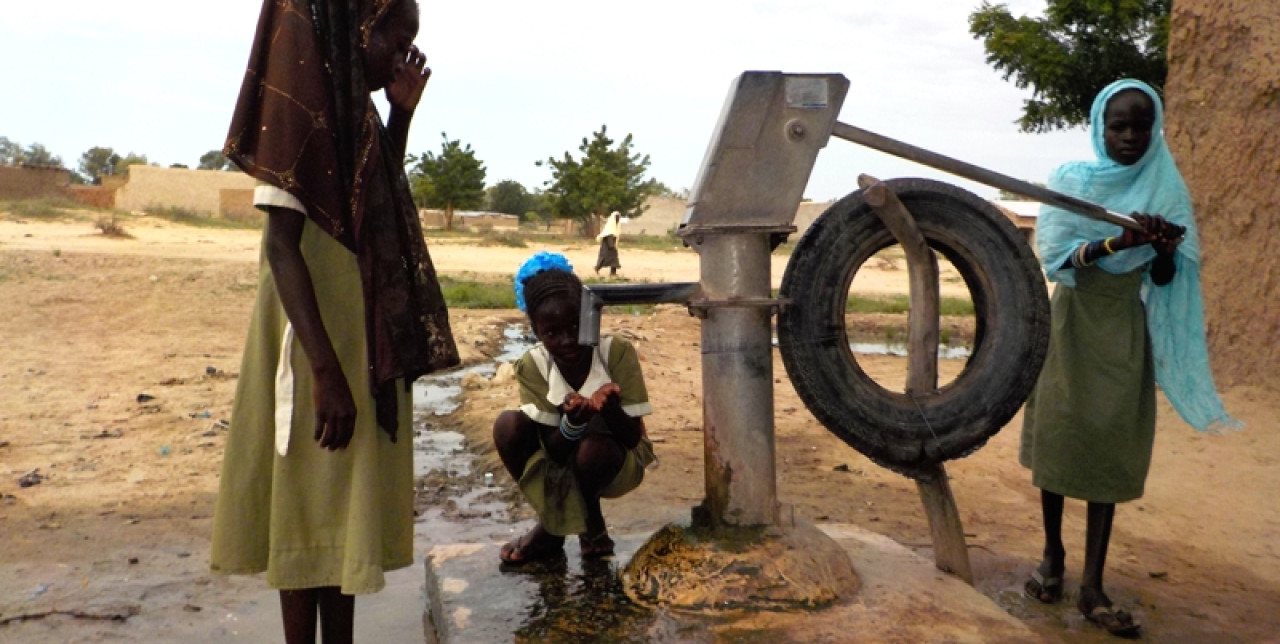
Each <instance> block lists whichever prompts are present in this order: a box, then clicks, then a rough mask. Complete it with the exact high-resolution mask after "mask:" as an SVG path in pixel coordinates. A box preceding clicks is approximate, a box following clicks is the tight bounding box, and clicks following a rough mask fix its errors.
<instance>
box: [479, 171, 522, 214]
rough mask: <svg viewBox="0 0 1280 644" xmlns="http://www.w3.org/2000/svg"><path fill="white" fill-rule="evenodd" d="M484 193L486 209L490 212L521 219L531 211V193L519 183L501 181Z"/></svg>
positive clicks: (508, 180)
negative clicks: (516, 216) (517, 216)
mask: <svg viewBox="0 0 1280 644" xmlns="http://www.w3.org/2000/svg"><path fill="white" fill-rule="evenodd" d="M484 193H485V194H484V200H485V208H486V209H488V210H491V211H493V212H501V213H506V214H508V215H519V216H521V217H524V214H525V213H526V212H528V211H529V203H530V199H529V191H528V190H525V187H524V186H523V185H521V184H520V182H518V181H512V180H510V179H507V180H505V181H499V182H498V183H495V184H493V185H492V186H489V187H488V188H486V189H485V191H484Z"/></svg>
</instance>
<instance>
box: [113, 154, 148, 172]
mask: <svg viewBox="0 0 1280 644" xmlns="http://www.w3.org/2000/svg"><path fill="white" fill-rule="evenodd" d="M131 165H147V155H145V154H134V153H132V152H130V153H129V154H126V155H124V157H122V158H119V159H117V160H116V163H115V167H114V168H113V169H112V174H125V173H126V172H128V171H129V166H131Z"/></svg>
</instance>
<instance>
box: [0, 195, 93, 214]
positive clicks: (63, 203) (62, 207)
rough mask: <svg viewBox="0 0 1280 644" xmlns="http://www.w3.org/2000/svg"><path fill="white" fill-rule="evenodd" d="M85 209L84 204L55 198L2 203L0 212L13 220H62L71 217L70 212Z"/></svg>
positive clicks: (0, 203) (0, 202)
mask: <svg viewBox="0 0 1280 644" xmlns="http://www.w3.org/2000/svg"><path fill="white" fill-rule="evenodd" d="M84 207H85V206H84V204H81V203H79V202H76V201H71V200H70V199H56V198H53V197H41V198H39V199H19V200H16V201H0V212H3V213H8V214H9V216H10V217H9V218H11V219H61V218H63V217H67V216H69V214H70V213H69V212H68V211H70V210H83V209H84Z"/></svg>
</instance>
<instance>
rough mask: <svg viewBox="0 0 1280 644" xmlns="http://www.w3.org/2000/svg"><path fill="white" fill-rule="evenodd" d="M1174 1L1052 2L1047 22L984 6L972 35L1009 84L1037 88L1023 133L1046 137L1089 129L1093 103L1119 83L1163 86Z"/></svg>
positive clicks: (972, 22)
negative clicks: (1105, 89)
mask: <svg viewBox="0 0 1280 644" xmlns="http://www.w3.org/2000/svg"><path fill="white" fill-rule="evenodd" d="M1172 2H1173V0H1048V6H1047V7H1046V11H1045V16H1044V17H1043V18H1030V17H1026V16H1023V17H1021V18H1015V17H1013V15H1012V14H1011V13H1009V9H1008V7H1007V6H1005V5H1003V4H994V5H993V4H991V3H990V2H986V1H984V2H983V3H982V5H981V6H980V7H978V9H977V10H976V11H974V12H973V13H972V14H970V15H969V33H971V34H973V37H974V38H975V39H979V40H981V41H983V46H984V48H985V49H986V52H987V63H989V64H990V65H991V66H992V67H994V68H995V69H996V70H998V71H1000V72H1003V74H1004V79H1005V80H1009V79H1010V78H1012V79H1013V82H1014V84H1015V85H1017V86H1018V87H1019V88H1023V89H1025V88H1028V87H1030V88H1031V89H1032V96H1031V98H1030V99H1028V100H1026V101H1025V102H1024V104H1023V108H1022V117H1021V118H1019V119H1018V125H1019V127H1020V128H1021V129H1022V131H1024V132H1048V131H1050V130H1055V129H1067V128H1070V127H1075V126H1079V125H1085V124H1087V123H1088V122H1089V107H1090V106H1091V105H1092V103H1093V97H1094V96H1096V95H1097V93H1098V91H1099V90H1101V89H1102V88H1103V87H1106V86H1107V85H1108V84H1110V83H1111V82H1112V81H1115V80H1117V79H1120V78H1136V79H1138V80H1141V81H1145V82H1146V83H1148V84H1149V85H1151V86H1152V87H1154V88H1156V90H1157V91H1159V90H1160V89H1161V88H1163V87H1164V81H1165V76H1167V75H1168V70H1169V66H1168V61H1167V57H1166V50H1167V49H1168V44H1169V10H1170V7H1171V5H1172Z"/></svg>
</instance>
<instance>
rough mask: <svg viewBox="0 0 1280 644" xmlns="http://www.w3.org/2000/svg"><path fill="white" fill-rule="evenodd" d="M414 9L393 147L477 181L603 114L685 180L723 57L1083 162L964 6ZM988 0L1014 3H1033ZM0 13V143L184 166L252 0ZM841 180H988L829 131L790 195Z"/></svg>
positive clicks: (918, 122)
mask: <svg viewBox="0 0 1280 644" xmlns="http://www.w3.org/2000/svg"><path fill="white" fill-rule="evenodd" d="M419 1H420V3H421V7H422V29H421V31H420V33H419V36H418V40H417V43H418V45H419V47H420V48H421V49H422V50H423V51H424V52H426V54H427V56H428V65H429V66H430V67H431V68H432V70H433V72H434V73H433V75H432V78H431V82H430V84H429V85H428V86H427V91H426V94H425V95H424V97H423V102H422V104H421V105H420V106H419V109H418V112H417V116H416V117H415V119H414V122H413V129H412V131H411V133H410V137H409V151H410V152H415V153H421V152H426V151H438V150H439V148H440V141H441V139H440V134H441V132H446V133H447V134H448V136H449V138H451V139H460V140H462V141H463V142H464V143H469V144H471V146H472V148H473V149H474V150H475V152H476V155H477V157H478V158H480V159H481V160H482V161H484V163H485V166H486V167H487V169H488V177H487V179H488V183H489V184H493V183H496V182H498V181H501V180H504V179H513V180H515V181H519V182H520V183H522V184H524V185H525V187H527V188H529V189H531V190H532V189H539V188H542V187H543V182H545V181H546V180H547V179H549V178H550V172H549V170H548V169H547V168H545V167H537V166H536V165H535V162H536V161H538V160H540V159H545V158H547V157H548V156H557V157H559V156H561V155H562V154H563V153H564V152H565V151H571V152H572V153H573V154H574V156H575V157H576V156H577V148H578V145H579V143H580V142H581V140H582V138H583V137H587V136H589V135H590V134H591V133H592V132H594V131H595V130H597V129H599V128H600V126H601V125H602V124H607V125H608V127H609V133H610V134H611V135H614V136H616V137H617V138H619V139H620V138H621V137H622V136H623V135H625V134H627V133H630V134H632V135H633V136H634V145H635V150H636V151H638V152H641V153H643V154H648V155H649V157H650V160H651V166H650V169H649V175H648V176H650V177H653V178H656V179H658V180H659V181H662V182H663V183H665V184H666V185H668V186H670V187H671V188H673V189H676V190H679V189H681V188H691V187H692V184H693V181H694V179H695V177H696V175H697V171H698V167H699V165H700V163H701V161H702V154H703V152H704V151H705V149H706V146H707V142H708V140H709V138H710V136H711V134H712V129H713V128H714V126H715V124H716V119H717V116H718V115H719V112H720V108H721V106H722V104H723V103H724V100H725V96H726V93H727V90H728V88H729V85H730V83H731V82H732V80H733V79H734V78H735V77H736V76H737V75H738V74H740V73H741V72H743V71H745V70H780V71H785V72H836V73H842V74H844V75H845V76H847V77H848V78H849V79H850V80H851V81H852V88H851V89H850V93H849V96H848V98H847V99H846V100H845V103H844V108H843V110H842V111H841V114H840V120H841V121H844V122H845V123H849V124H851V125H856V126H858V127H861V128H864V129H868V130H871V131H873V132H877V133H880V134H883V135H886V136H889V137H893V138H897V139H900V140H903V141H907V142H909V143H912V144H915V145H918V146H921V147H925V148H929V149H932V150H934V151H937V152H941V153H943V154H947V155H949V156H953V157H957V158H960V159H963V160H966V161H969V162H971V163H976V164H978V165H981V166H984V167H987V168H990V169H992V170H996V171H998V172H1003V173H1006V174H1010V175H1013V176H1015V177H1017V178H1020V179H1024V180H1028V181H1044V180H1045V178H1046V177H1047V175H1048V173H1049V171H1050V169H1052V168H1053V167H1054V166H1055V165H1057V164H1059V163H1061V162H1063V161H1066V160H1069V159H1076V158H1088V157H1091V156H1092V153H1091V151H1090V148H1089V143H1088V137H1087V135H1086V133H1085V132H1084V131H1083V130H1079V129H1077V130H1072V131H1069V132H1062V133H1054V134H1041V135H1030V134H1020V133H1019V132H1018V130H1017V126H1016V125H1015V124H1014V120H1015V119H1017V118H1018V116H1019V114H1020V110H1021V105H1022V101H1023V99H1024V98H1026V97H1027V96H1028V95H1029V93H1028V92H1027V91H1026V90H1019V89H1018V88H1016V87H1014V86H1013V84H1012V83H1010V82H1006V81H1004V80H1003V79H1001V77H1000V74H998V73H997V72H996V71H995V70H993V69H991V67H989V66H988V65H987V64H986V62H985V61H984V56H983V51H982V44H981V43H980V42H979V41H976V40H974V39H973V38H972V37H970V35H969V32H968V20H967V18H968V15H969V13H971V12H972V11H973V10H974V9H975V8H976V7H977V5H978V4H979V1H980V0H900V1H898V2H887V1H885V0H878V1H875V2H872V1H867V0H840V1H833V0H646V1H645V2H636V3H617V2H607V1H596V2H587V1H578V0H544V1H542V2H530V1H528V0H519V1H517V0H499V1H491V0H461V1H451V2H438V1H433V0H419ZM1005 4H1007V5H1008V6H1009V7H1010V8H1011V10H1012V11H1013V12H1014V14H1015V15H1022V14H1030V15H1037V16H1038V15H1042V14H1043V11H1044V6H1045V2H1044V0H1008V1H1007V2H1006V3H1005ZM4 5H5V6H4V9H3V16H4V18H3V20H0V43H3V44H4V55H3V56H0V79H3V87H4V92H3V96H0V136H6V137H8V138H9V139H10V140H12V141H15V142H17V143H20V144H22V145H23V146H24V147H25V146H28V145H31V144H33V143H41V144H43V145H45V146H46V147H47V148H49V149H50V150H51V151H52V152H53V153H54V154H56V155H58V156H60V157H61V158H62V161H63V163H64V164H65V165H67V166H68V167H70V168H76V167H78V165H79V159H80V155H81V154H82V153H83V152H84V151H86V150H88V149H89V148H91V147H94V146H103V147H111V148H114V149H115V151H116V152H118V153H120V154H124V153H127V152H135V153H138V154H145V155H146V156H147V158H148V160H150V161H152V162H155V163H159V164H162V165H169V164H172V163H182V164H186V165H189V166H192V167H194V166H195V165H196V164H197V162H198V160H199V158H200V155H202V154H203V153H205V152H207V151H209V150H212V149H218V148H221V147H222V142H223V139H224V137H225V135H226V131H227V125H228V121H229V118H230V113H231V108H232V105H233V104H234V102H235V99H236V93H237V90H238V89H239V84H240V80H241V78H242V75H243V72H244V64H245V61H246V60H247V56H248V51H249V46H250V43H251V41H252V38H253V31H254V26H255V23H256V21H257V16H258V12H259V10H260V8H261V0H218V1H217V2H188V1H185V0H182V1H178V2H175V1H174V0H165V1H161V0H115V1H112V2H104V1H103V0H92V1H87V0H61V1H43V2H17V1H7V2H5V3H4ZM379 102H380V104H382V105H383V106H384V109H385V103H384V102H382V101H381V100H380V101H379ZM384 115H385V111H384ZM863 172H865V173H869V174H873V175H876V176H878V177H880V178H882V179H883V178H890V177H899V176H925V177H934V178H940V179H945V180H949V181H954V182H955V183H958V184H960V185H962V186H964V187H966V188H968V189H970V190H973V191H975V192H977V193H978V194H980V195H983V196H986V197H994V196H995V194H996V191H995V190H994V189H992V188H988V187H985V186H981V185H978V184H974V183H971V182H967V181H964V180H960V179H956V178H954V177H950V176H949V175H946V174H944V173H941V172H938V171H934V170H932V169H929V168H925V167H923V166H919V165H916V164H913V163H911V162H908V161H901V160H898V159H895V158H893V157H889V156H886V155H883V154H881V153H878V152H874V151H872V150H868V149H865V148H861V147H859V146H856V145H854V144H852V143H848V142H845V141H842V140H839V139H833V140H832V141H831V143H830V144H829V145H828V147H827V149H826V150H824V151H823V152H822V154H821V155H820V156H819V158H818V163H817V166H816V167H815V169H814V173H813V176H812V178H811V179H810V182H809V186H808V188H807V190H806V196H807V197H809V198H811V199H814V200H818V201H825V200H828V199H833V198H839V197H841V196H843V195H844V194H846V193H848V192H850V191H852V190H853V189H855V188H856V177H857V175H858V174H859V173H863Z"/></svg>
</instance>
